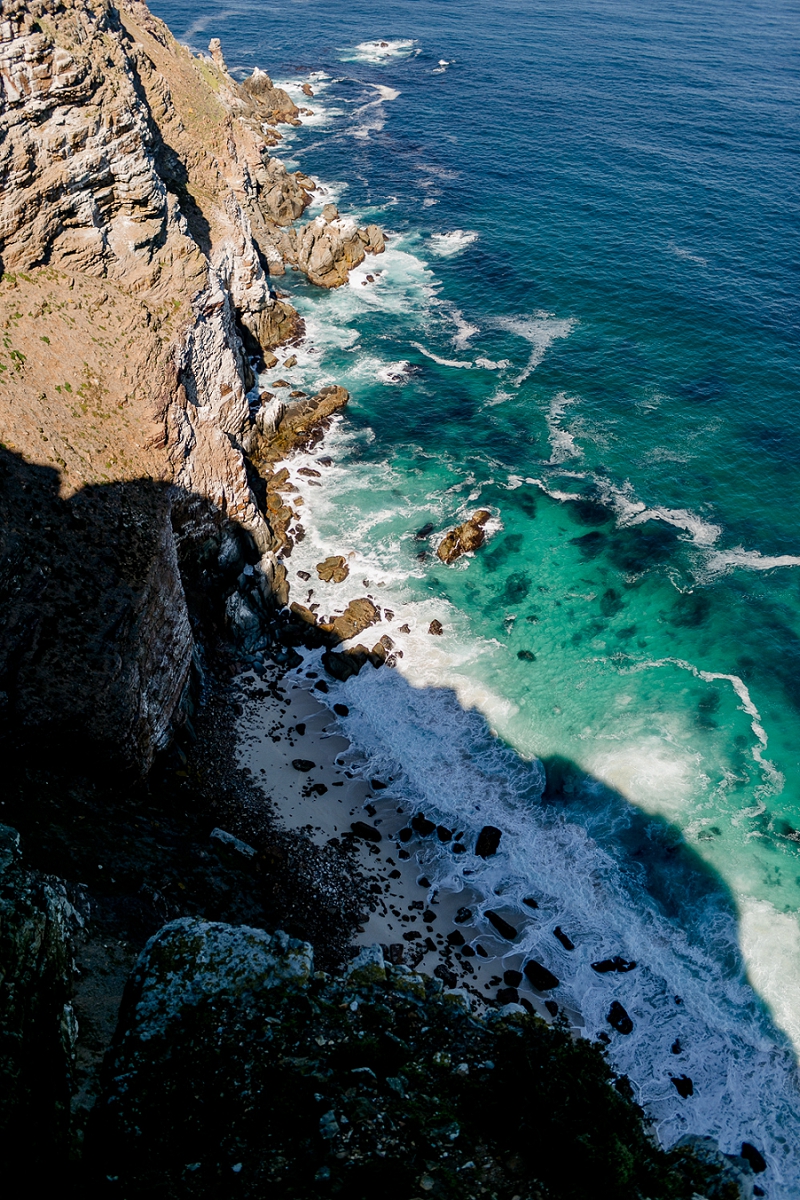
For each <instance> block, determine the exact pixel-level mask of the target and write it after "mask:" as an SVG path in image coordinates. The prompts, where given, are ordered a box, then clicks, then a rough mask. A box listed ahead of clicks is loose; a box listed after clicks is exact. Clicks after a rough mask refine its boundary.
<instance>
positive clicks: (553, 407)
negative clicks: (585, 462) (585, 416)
mask: <svg viewBox="0 0 800 1200" xmlns="http://www.w3.org/2000/svg"><path fill="white" fill-rule="evenodd" d="M576 403H577V401H576V400H575V398H574V397H571V396H566V395H565V394H564V393H563V392H559V393H558V395H557V396H554V397H553V399H552V401H551V402H550V409H549V412H548V414H547V428H548V429H549V431H550V434H549V439H548V440H549V442H550V445H551V446H552V448H553V450H552V454H551V455H550V462H551V463H553V464H558V463H563V462H566V461H567V459H570V458H580V457H581V451H580V450H579V448H578V447H577V446H576V445H575V438H574V437H573V435H572V434H571V433H568V432H567V430H566V429H562V427H561V418H562V417H563V416H564V413H565V412H566V411H567V409H568V408H569V406H570V405H572V404H576Z"/></svg>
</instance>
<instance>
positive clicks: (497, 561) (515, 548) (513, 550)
mask: <svg viewBox="0 0 800 1200" xmlns="http://www.w3.org/2000/svg"><path fill="white" fill-rule="evenodd" d="M523 541H524V538H523V536H522V534H521V533H509V534H507V535H506V536H505V537H504V538H501V539H500V540H499V541H497V542H496V543H495V545H494V547H493V548H492V549H491V550H490V551H489V552H488V554H484V555H483V557H482V561H483V565H484V566H485V567H486V570H487V571H496V570H497V568H498V567H499V566H501V565H502V563H503V562H505V560H506V559H507V558H508V556H509V555H510V554H519V552H520V550H521V549H522V543H523Z"/></svg>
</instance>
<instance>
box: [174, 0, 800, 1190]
mask: <svg viewBox="0 0 800 1200" xmlns="http://www.w3.org/2000/svg"><path fill="white" fill-rule="evenodd" d="M153 8H154V9H155V11H156V12H158V14H159V15H161V16H163V17H164V18H165V19H166V20H167V21H168V23H169V24H170V26H171V28H172V29H173V31H174V32H175V33H176V35H177V36H178V37H179V38H181V40H184V41H187V42H188V43H189V44H190V45H192V46H193V47H194V48H196V49H203V48H204V47H205V46H206V45H207V43H208V40H209V38H210V37H212V36H219V37H221V38H222V41H223V50H224V52H225V54H226V58H227V61H228V64H229V67H230V68H231V70H232V71H233V72H234V74H237V75H240V76H241V75H244V74H245V73H249V71H250V70H252V68H253V67H254V66H261V67H264V68H265V69H267V70H269V71H270V73H271V74H272V75H273V77H274V78H275V79H276V80H277V81H279V82H281V83H282V84H283V85H284V86H286V87H287V88H288V90H289V91H290V92H291V93H292V95H293V96H294V97H295V98H296V100H297V102H298V103H302V104H305V105H307V106H309V107H310V108H312V109H313V112H314V115H313V116H311V117H307V118H306V119H305V123H304V125H303V127H302V128H301V129H297V130H290V131H288V132H287V134H286V136H285V138H284V143H283V146H282V148H280V149H278V150H276V152H275V153H276V154H278V155H279V156H282V157H283V158H284V159H285V161H286V162H287V165H289V166H290V168H292V169H296V168H299V167H302V169H303V170H304V171H306V172H308V173H310V174H311V175H312V177H314V178H315V179H316V180H318V182H319V185H320V187H319V192H318V195H317V197H316V201H315V203H316V204H317V205H321V204H322V203H325V202H326V201H328V200H331V199H334V200H335V201H336V202H337V203H338V204H339V205H340V207H341V208H342V210H343V211H347V212H352V213H355V214H357V215H358V216H359V217H360V218H361V219H362V220H364V221H367V220H374V221H377V222H379V223H380V225H381V226H382V227H383V228H384V229H386V230H387V231H388V232H389V234H390V237H389V240H388V244H387V252H386V253H385V255H382V256H380V257H377V258H368V259H367V260H366V262H365V263H364V264H363V266H362V267H360V268H359V269H358V270H356V271H355V272H354V273H353V275H352V276H351V280H350V283H349V285H348V286H346V287H344V288H341V289H339V290H337V291H335V292H330V293H326V292H320V291H319V290H318V289H314V288H312V287H310V286H309V285H307V284H304V283H303V281H302V280H301V279H300V278H299V277H297V276H293V275H289V276H287V277H286V278H285V279H283V280H281V281H280V283H279V286H280V287H281V288H282V289H283V290H285V291H287V292H289V293H290V294H291V296H292V298H293V301H294V303H296V305H297V306H298V308H299V309H300V310H301V311H302V313H303V315H304V317H305V319H306V324H307V330H308V337H307V340H306V343H305V344H304V345H303V347H302V348H301V349H300V350H299V351H298V359H299V361H298V365H297V367H296V368H294V370H293V371H292V373H291V380H292V382H293V383H294V384H295V385H296V386H300V387H304V388H305V389H306V390H308V391H311V390H313V389H315V388H316V387H318V386H319V385H321V384H322V383H326V382H333V381H335V382H339V383H343V384H344V385H345V386H347V387H348V388H349V389H350V390H351V393H352V402H351V405H350V407H349V409H348V410H347V415H346V417H345V418H344V419H342V420H340V421H339V422H338V423H337V424H336V426H335V428H334V429H333V430H332V432H331V434H330V435H329V437H328V439H327V441H326V451H327V452H328V453H330V454H331V456H332V457H333V459H334V465H333V466H332V467H325V466H319V465H316V464H315V462H314V456H311V458H310V459H309V461H308V463H307V464H306V465H314V467H315V469H317V470H319V471H320V478H319V479H309V477H301V476H298V475H297V474H296V471H297V468H298V467H299V466H301V465H303V464H302V460H297V461H295V463H294V464H293V474H294V478H295V480H296V482H297V484H298V486H299V487H300V490H301V494H302V496H303V499H304V502H305V506H304V509H303V524H304V526H305V529H306V537H305V540H304V541H303V542H301V543H300V544H299V545H298V546H297V547H296V548H295V550H294V553H293V555H292V558H291V560H290V563H289V566H290V579H291V578H294V584H293V587H294V596H295V598H296V599H298V600H301V601H303V602H306V601H308V602H310V603H319V604H320V606H321V607H320V611H321V612H322V613H326V612H327V613H329V612H331V611H333V610H334V608H336V609H339V610H340V609H341V608H342V607H343V605H344V603H345V602H346V601H347V600H348V599H349V598H351V597H352V596H355V595H363V594H365V592H366V593H368V594H371V595H372V596H374V597H375V599H376V600H377V601H378V602H379V603H380V604H381V606H382V608H384V609H388V610H389V611H390V612H393V613H394V614H395V616H394V618H387V619H386V621H385V622H384V624H382V625H381V626H380V627H378V628H377V629H376V630H375V631H370V638H372V637H373V633H374V635H375V637H377V636H378V635H380V634H382V633H384V632H385V633H388V634H389V635H390V636H391V637H392V638H393V640H394V641H395V643H396V645H397V646H398V647H399V648H401V649H402V658H401V659H399V660H398V669H397V670H396V671H380V672H373V671H372V670H371V669H367V670H366V671H365V672H364V673H362V675H361V676H359V677H358V679H356V680H351V681H349V682H348V683H347V684H346V685H341V686H340V685H337V687H336V689H335V690H332V694H331V697H332V698H342V699H345V700H346V702H347V704H348V705H349V707H350V709H351V717H350V718H349V719H348V721H347V722H345V724H346V725H348V732H349V733H350V734H351V735H352V736H353V738H354V739H355V744H356V753H357V755H360V756H361V759H362V760H363V762H364V764H365V767H366V768H368V769H370V770H372V771H378V770H380V771H381V772H383V773H385V775H386V776H391V777H392V780H393V785H392V788H391V789H390V792H389V793H388V794H389V795H391V796H392V797H394V798H396V799H397V800H402V801H403V802H407V803H408V804H409V805H410V806H413V807H423V808H424V810H425V811H426V812H427V813H429V814H430V815H432V816H435V817H436V818H437V819H440V820H441V821H442V822H443V823H444V824H447V825H450V826H452V825H453V824H457V825H458V827H459V828H462V827H463V828H465V829H471V830H477V829H479V828H480V827H481V825H483V824H485V823H489V822H491V823H493V824H496V825H498V826H500V827H501V828H502V829H503V830H504V838H503V841H502V843H501V850H500V853H499V854H498V855H497V856H496V857H495V858H494V859H492V860H490V861H489V862H487V863H482V862H480V861H476V860H475V859H474V858H473V856H472V855H464V856H462V857H461V858H460V859H458V858H454V857H453V856H452V855H451V854H450V853H449V852H448V851H447V849H446V848H444V847H442V848H440V849H439V850H437V851H433V850H432V849H428V850H427V851H426V853H427V855H428V858H429V860H430V861H429V863H428V867H429V868H430V869H429V870H428V874H429V875H430V876H431V878H433V879H434V882H435V884H436V885H437V886H450V887H455V888H460V887H463V886H466V885H469V886H471V887H474V888H476V889H477V891H478V892H479V894H480V895H481V896H483V897H484V900H483V901H482V906H483V908H487V907H497V905H498V903H499V901H498V897H502V903H503V905H504V911H507V912H509V913H515V914H516V918H517V920H518V923H519V926H520V930H521V934H520V943H519V944H520V947H522V948H523V949H524V950H525V952H526V953H531V954H533V955H535V957H537V958H538V959H539V960H540V961H542V962H544V963H546V965H547V966H548V967H550V968H551V969H552V970H553V971H554V972H555V973H556V975H557V976H558V977H559V979H560V980H561V981H562V983H561V986H560V988H559V989H558V993H557V995H558V996H559V997H560V998H561V999H562V1000H563V1001H564V1002H566V1003H568V1004H570V1005H571V1006H573V1007H574V1008H576V1009H577V1010H579V1011H580V1012H581V1013H582V1016H583V1020H584V1022H585V1031H586V1033H587V1034H588V1035H589V1036H596V1034H597V1033H598V1032H599V1031H601V1030H608V1026H607V1024H606V1022H605V1015H606V1013H607V1011H608V1008H609V1007H610V1004H611V1001H612V999H618V1000H620V1001H621V1003H622V1004H623V1005H624V1006H625V1008H626V1009H627V1010H628V1012H629V1013H630V1015H631V1017H632V1018H633V1021H634V1031H633V1033H632V1034H631V1035H630V1036H628V1037H623V1036H621V1035H617V1034H611V1037H612V1041H611V1045H610V1048H609V1053H610V1056H611V1059H612V1061H613V1062H614V1064H615V1066H616V1067H617V1068H618V1069H619V1070H621V1071H625V1072H627V1073H628V1074H629V1076H630V1078H631V1080H632V1082H633V1084H634V1087H635V1090H636V1092H637V1096H638V1098H639V1099H640V1101H641V1102H642V1103H643V1104H644V1105H645V1106H646V1108H647V1109H648V1112H649V1113H650V1114H651V1116H652V1117H653V1119H654V1121H655V1123H656V1128H657V1131H658V1134H659V1136H660V1138H661V1139H662V1141H663V1142H664V1143H665V1144H667V1145H669V1144H671V1143H672V1142H674V1141H675V1140H676V1139H677V1138H678V1137H679V1136H681V1135H682V1134H683V1133H686V1132H692V1133H710V1134H713V1135H714V1136H716V1137H718V1138H719V1140H720V1142H721V1144H722V1146H723V1149H725V1150H726V1151H728V1152H735V1151H737V1152H738V1150H739V1147H740V1144H741V1142H742V1141H743V1140H748V1141H752V1142H755V1143H756V1144H757V1145H758V1146H759V1147H760V1148H761V1149H762V1150H763V1152H764V1154H765V1156H766V1158H767V1160H768V1164H769V1166H768V1170H767V1172H766V1173H765V1174H764V1175H763V1176H761V1177H760V1179H759V1183H760V1185H761V1186H762V1187H763V1188H764V1190H765V1192H766V1193H767V1195H769V1196H770V1197H773V1198H781V1200H782V1198H784V1197H785V1198H789V1197H794V1196H797V1195H798V1194H800V1085H798V1071H797V1056H798V1053H800V925H799V924H798V913H799V912H800V832H798V831H799V830H800V636H799V634H800V571H799V570H798V568H799V567H800V537H799V536H798V531H797V508H798V499H800V412H798V409H799V408H800V404H798V395H800V364H799V363H798V291H797V266H798V238H797V233H798V230H797V215H798V199H800V197H799V196H798V192H800V187H799V186H798V180H800V173H798V169H797V163H798V150H800V128H798V121H797V115H796V114H797V111H798V108H797V105H798V99H800V97H799V96H798V92H799V91H800V86H799V85H798V79H799V78H800V75H799V74H798V65H800V64H798V53H797V47H798V44H799V43H798V33H800V13H798V9H797V7H796V5H794V4H791V3H781V2H780V0H771V2H770V3H766V2H762V3H758V2H755V3H746V2H744V0H727V2H726V3H724V4H723V3H717V2H714V0H695V2H693V3H688V2H677V0H666V2H665V3H661V4H654V3H644V4H642V3H633V2H628V0H564V2H560V3H558V4H555V3H539V2H537V0H527V2H525V3H522V2H520V0H516V2H512V0H496V2H495V3H493V4H492V5H484V4H482V3H480V2H479V0H441V2H439V3H436V4H430V3H428V4H423V3H419V2H417V0H415V2H411V0H405V2H402V0H397V2H393V0H389V2H387V3H384V4H381V5H375V4H370V3H367V2H366V0H353V2H352V3H351V4H349V5H348V6H346V8H342V7H341V6H330V5H326V4H323V3H321V0H298V2H296V3H292V4H288V3H287V4H280V5H276V4H269V3H264V2H263V0H261V2H259V3H256V0H233V2H231V3H225V4H223V3H221V2H214V3H208V2H206V3H195V2H193V3H192V4H189V3H188V0H157V2H156V3H154V4H153ZM304 82H310V83H311V86H312V89H313V91H314V97H313V99H310V100H308V99H306V98H304V97H303V96H302V93H301V92H300V85H301V84H302V83H304ZM368 275H370V276H372V279H371V280H368V279H367V276H368ZM270 378H271V376H270V375H267V376H265V377H264V383H265V384H267V385H268V383H269V379H270ZM317 455H319V451H318V452H317ZM477 508H487V509H489V510H490V512H491V514H492V519H491V522H490V524H489V526H488V530H489V538H488V541H487V544H486V546H485V547H484V548H483V549H482V550H481V551H479V552H478V553H477V554H476V555H474V556H470V557H468V558H464V559H462V560H460V561H459V562H458V563H457V564H455V565H453V566H451V567H446V566H444V565H443V564H441V563H440V562H439V561H438V560H437V559H436V557H435V554H434V553H433V550H434V548H435V545H436V544H437V539H438V538H439V537H441V535H442V533H443V532H444V531H445V530H447V529H448V528H451V527H452V526H453V525H454V524H455V523H457V522H459V521H461V520H463V519H464V517H465V516H467V515H468V514H469V513H471V512H473V511H475V510H476V509H477ZM428 523H430V524H432V525H433V532H432V533H431V534H430V535H429V536H427V537H424V538H417V537H415V534H416V532H417V531H418V530H419V529H421V528H422V527H424V526H425V525H426V524H428ZM330 553H336V554H338V553H342V554H345V555H347V556H348V561H349V564H350V577H349V578H348V580H347V582H346V583H345V584H343V585H340V586H334V585H323V584H320V583H319V582H318V581H317V580H316V574H315V572H314V570H313V567H314V564H315V563H316V562H318V561H319V560H320V558H321V557H323V556H325V555H326V554H330ZM300 569H306V570H310V571H311V572H312V580H311V581H310V582H309V583H308V584H303V583H302V581H301V580H298V579H297V578H296V576H295V571H296V570H300ZM365 581H366V582H365ZM311 588H313V595H309V591H310V589H311ZM433 618H437V619H438V620H440V621H441V623H442V625H443V626H444V634H443V635H442V636H441V637H433V636H431V635H430V634H429V633H428V632H427V629H428V625H429V623H430V621H431V620H432V619H433ZM402 623H407V624H408V626H409V628H410V633H409V634H402V633H399V632H398V627H399V626H400V624H402ZM426 869H427V868H426ZM526 896H528V897H529V896H535V897H536V898H537V900H538V903H539V908H538V909H537V910H535V911H531V910H530V909H529V908H527V907H526V906H524V905H523V903H522V900H523V898H524V897H526ZM556 925H560V926H562V928H563V929H564V930H565V931H566V932H567V933H568V934H569V936H570V938H571V939H572V941H573V942H574V943H575V949H574V950H573V951H571V952H569V951H566V950H565V949H564V948H563V947H562V946H561V944H560V943H559V942H558V941H557V940H556V939H555V937H554V936H553V928H554V927H555V926H556ZM482 941H483V942H484V944H489V943H487V941H486V939H485V938H482ZM494 946H495V950H496V952H497V954H498V955H502V953H503V947H502V946H501V945H500V944H499V943H497V942H496V943H495V944H494ZM506 949H507V948H506ZM613 954H621V955H622V956H623V957H625V958H628V959H634V960H636V962H637V964H638V965H637V967H636V969H635V970H633V971H631V972H629V973H627V974H624V975H598V974H597V973H596V972H594V971H592V969H591V965H590V964H591V962H593V961H596V960H597V959H600V958H603V957H607V956H609V955H613ZM609 1032H610V1030H609ZM676 1046H677V1050H675V1049H674V1047H676ZM682 1074H686V1075H689V1076H690V1077H691V1079H692V1080H693V1084H694V1094H693V1095H692V1096H691V1097H688V1098H685V1099H683V1098H681V1097H680V1096H679V1095H678V1092H677V1090H676V1088H675V1087H674V1085H673V1083H672V1077H673V1076H678V1075H682Z"/></svg>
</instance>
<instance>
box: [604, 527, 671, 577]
mask: <svg viewBox="0 0 800 1200" xmlns="http://www.w3.org/2000/svg"><path fill="white" fill-rule="evenodd" d="M677 542H678V531H677V530H676V529H673V528H672V526H671V525H663V524H662V523H661V522H660V521H648V522H647V524H646V525H633V526H631V527H630V528H628V529H619V530H617V532H616V533H615V534H614V536H613V537H612V538H611V539H610V546H609V556H610V558H611V561H612V563H613V564H614V566H615V567H617V568H618V570H620V571H626V572H627V571H630V572H632V573H635V574H637V575H638V574H641V573H642V572H643V571H647V570H648V569H649V568H651V567H657V566H660V564H661V563H663V562H666V561H667V559H668V558H669V557H670V555H671V554H672V553H673V551H674V550H675V546H676V544H677Z"/></svg>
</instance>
